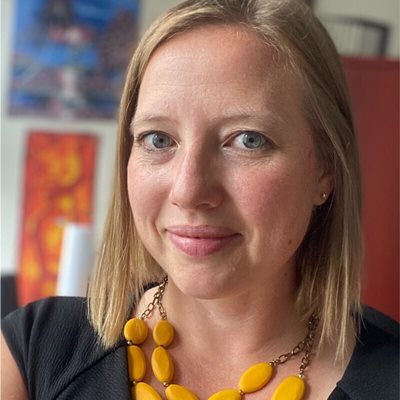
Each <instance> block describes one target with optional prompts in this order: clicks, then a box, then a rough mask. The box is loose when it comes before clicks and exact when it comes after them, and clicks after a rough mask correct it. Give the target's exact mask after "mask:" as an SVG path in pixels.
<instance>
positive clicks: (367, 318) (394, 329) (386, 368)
mask: <svg viewBox="0 0 400 400" xmlns="http://www.w3.org/2000/svg"><path fill="white" fill-rule="evenodd" d="M398 375H399V324H398V323H397V322H396V321H394V320H393V319H391V318H389V317H388V316H386V315H384V314H382V313H380V312H379V311H377V310H374V309H372V308H370V307H364V309H363V314H362V317H361V320H360V329H359V335H358V338H357V343H356V346H355V349H354V352H353V356H352V358H351V360H350V363H349V365H348V367H347V369H346V372H345V374H344V376H343V379H342V380H341V381H340V382H339V383H338V386H339V387H340V389H342V390H343V391H344V392H346V393H347V394H348V396H349V398H350V399H354V400H356V399H357V400H358V399H360V400H361V399H362V400H368V399H376V398H384V399H385V400H386V399H387V400H392V399H393V400H395V399H397V398H398V397H397V396H398V390H399V383H398Z"/></svg>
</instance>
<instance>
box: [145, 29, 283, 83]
mask: <svg viewBox="0 0 400 400" xmlns="http://www.w3.org/2000/svg"><path fill="white" fill-rule="evenodd" d="M279 58H280V57H279V56H278V54H277V52H276V51H274V50H273V49H272V48H271V47H269V46H267V45H266V44H265V43H264V42H263V41H262V39H261V37H260V36H259V35H257V34H256V33H255V32H253V31H252V30H250V29H248V28H245V27H243V26H240V25H206V26H202V27H197V28H195V29H192V30H189V31H186V32H183V33H179V34H177V35H176V36H174V37H172V38H171V39H169V40H168V41H167V42H165V43H163V44H162V45H161V46H160V47H159V48H158V49H156V51H155V52H154V53H153V55H152V56H151V58H150V60H149V64H148V66H147V68H146V70H145V74H144V78H143V80H142V83H143V81H144V80H145V79H146V75H149V73H150V72H153V70H154V68H155V67H157V69H160V68H161V69H163V72H164V73H166V72H169V74H170V77H171V79H174V78H175V79H179V78H183V76H182V73H183V72H185V70H186V72H187V73H188V74H190V75H191V77H196V76H197V77H199V78H202V77H203V75H204V71H210V70H212V71H213V74H212V76H209V78H212V77H215V78H219V77H220V78H224V77H227V76H226V72H227V71H229V72H232V71H231V69H232V68H234V70H235V71H237V73H238V75H240V74H243V72H245V73H246V74H245V75H240V78H241V79H243V80H245V79H246V78H249V77H250V75H263V76H265V75H266V74H268V75H274V74H277V73H279V72H282V67H283V65H284V64H283V62H281V61H279ZM177 67H178V69H179V71H177ZM244 67H245V68H244ZM174 71H176V74H175V76H174ZM157 72H159V71H157ZM175 79H174V80H175ZM222 80H223V79H222ZM201 82H202V81H200V82H198V81H196V83H201ZM207 82H209V80H207Z"/></svg>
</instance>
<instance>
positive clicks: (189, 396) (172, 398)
mask: <svg viewBox="0 0 400 400" xmlns="http://www.w3.org/2000/svg"><path fill="white" fill-rule="evenodd" d="M165 396H166V397H167V400H199V398H198V397H197V396H196V395H195V394H194V393H193V392H191V391H190V390H189V389H187V388H185V387H184V386H180V385H169V386H168V387H167V388H166V389H165Z"/></svg>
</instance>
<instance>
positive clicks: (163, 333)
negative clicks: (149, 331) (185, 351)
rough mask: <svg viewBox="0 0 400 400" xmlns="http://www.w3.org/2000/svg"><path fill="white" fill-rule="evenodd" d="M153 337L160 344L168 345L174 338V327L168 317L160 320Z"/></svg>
mask: <svg viewBox="0 0 400 400" xmlns="http://www.w3.org/2000/svg"><path fill="white" fill-rule="evenodd" d="M153 339H154V342H155V343H156V344H157V345H158V346H164V347H168V346H169V345H170V344H171V343H172V341H173V340H174V327H173V326H172V325H171V324H170V323H169V322H168V321H167V320H166V319H162V320H161V321H158V322H157V324H156V326H155V327H154V329H153Z"/></svg>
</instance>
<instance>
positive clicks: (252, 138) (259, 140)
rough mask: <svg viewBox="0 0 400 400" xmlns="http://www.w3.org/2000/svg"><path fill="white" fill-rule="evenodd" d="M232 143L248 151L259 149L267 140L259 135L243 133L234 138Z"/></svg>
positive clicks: (250, 132)
mask: <svg viewBox="0 0 400 400" xmlns="http://www.w3.org/2000/svg"><path fill="white" fill-rule="evenodd" d="M234 142H235V144H238V145H240V146H244V147H246V148H248V149H259V148H261V147H263V146H264V144H265V143H266V142H267V139H266V138H265V136H264V135H262V134H261V133H258V132H252V131H244V132H241V133H240V134H239V135H237V136H236V137H235V138H234Z"/></svg>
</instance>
